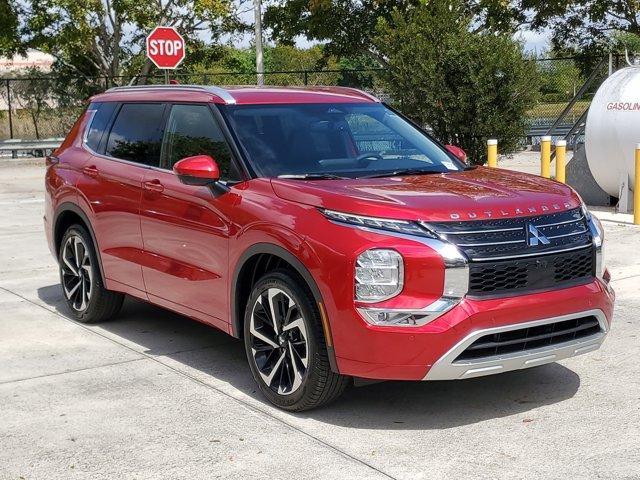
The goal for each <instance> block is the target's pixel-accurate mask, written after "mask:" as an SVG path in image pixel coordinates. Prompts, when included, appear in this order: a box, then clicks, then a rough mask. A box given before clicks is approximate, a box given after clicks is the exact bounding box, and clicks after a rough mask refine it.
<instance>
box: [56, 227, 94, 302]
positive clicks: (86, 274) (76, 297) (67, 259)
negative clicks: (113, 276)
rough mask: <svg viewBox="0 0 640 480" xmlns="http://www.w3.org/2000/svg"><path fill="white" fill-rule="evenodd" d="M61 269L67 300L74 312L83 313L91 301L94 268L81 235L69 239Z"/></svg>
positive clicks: (65, 246) (66, 243) (65, 245)
mask: <svg viewBox="0 0 640 480" xmlns="http://www.w3.org/2000/svg"><path fill="white" fill-rule="evenodd" d="M60 269H61V272H62V289H63V290H64V296H65V298H66V299H67V301H68V302H69V305H71V307H72V308H73V309H74V310H76V311H78V312H83V311H84V310H86V309H87V306H88V305H89V300H90V299H91V290H92V281H93V268H92V265H91V257H90V255H89V250H88V248H87V246H86V244H85V243H84V241H83V240H82V238H81V237H80V236H79V235H71V236H70V237H69V238H67V241H66V242H65V244H64V247H63V250H62V262H61V264H60Z"/></svg>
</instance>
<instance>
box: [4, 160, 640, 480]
mask: <svg viewBox="0 0 640 480" xmlns="http://www.w3.org/2000/svg"><path fill="white" fill-rule="evenodd" d="M43 175H44V167H43V165H42V162H10V161H0V239H1V240H2V241H1V242H0V258H1V259H2V261H1V263H0V309H1V310H2V312H3V315H2V317H1V319H0V335H1V337H2V341H1V342H0V478H1V479H5V478H6V479H21V478H24V479H33V478H47V479H52V478H91V479H96V478H110V479H111V478H137V479H144V478H171V479H178V478H190V479H193V478H202V477H207V478H260V479H262V478H277V479H285V478H296V479H302V478H309V479H311V478H313V479H318V478H341V479H342V478H344V479H349V478H358V479H360V478H398V479H400V478H401V479H414V478H415V479H420V478H425V479H431V478H434V479H435V478H452V479H461V478H474V479H481V478H491V479H495V478H509V479H511V478H514V479H515V478H523V479H524V478H526V479H529V478H549V479H563V478H567V479H569V478H570V479H594V478H606V479H609V478H610V479H639V478H640V362H639V361H638V359H639V358H640V337H639V336H638V327H639V326H640V320H639V318H638V312H639V311H640V288H639V286H640V228H638V227H634V226H632V225H629V224H628V216H615V215H610V214H603V215H602V218H603V219H604V224H605V228H606V235H607V251H606V253H607V262H608V265H609V268H610V270H611V272H612V276H613V286H614V289H615V290H616V293H617V302H616V312H615V317H614V324H613V327H612V331H611V333H610V335H609V338H608V339H607V340H606V342H605V344H604V346H603V348H602V349H600V350H598V351H596V352H593V353H590V354H588V355H585V356H581V357H576V358H573V359H569V360H566V361H563V362H561V363H555V364H550V365H545V366H542V367H538V368H534V369H531V370H527V371H521V372H512V373H507V374H503V375H499V376H494V377H485V378H479V379H473V380H466V381H457V382H441V383H437V382H433V383H429V382H411V383H409V382H406V383H405V382H385V383H378V384H374V385H370V386H367V387H360V388H353V389H351V390H349V391H348V392H347V393H346V394H345V395H344V396H343V397H342V398H341V399H340V400H339V401H337V402H336V403H334V404H331V405H329V406H327V407H325V408H323V409H319V410H314V411H310V412H306V413H303V414H290V413H285V412H282V411H279V410H277V409H275V408H273V407H272V406H270V405H268V404H267V403H266V402H265V401H264V400H263V398H262V396H261V395H260V393H259V392H257V391H256V388H255V385H254V383H253V380H252V378H251V375H250V372H249V368H248V366H247V364H246V359H245V357H244V349H243V345H242V344H241V342H239V341H237V340H235V339H232V338H230V337H228V336H226V335H225V334H224V333H222V332H219V331H216V330H214V329H212V328H209V327H206V326H204V325H201V324H198V323H196V322H193V321H191V320H188V319H186V318H184V317H181V316H179V315H176V314H173V313H170V312H168V311H165V310H162V309H160V308H156V307H153V306H151V305H148V304H145V303H143V302H140V301H136V300H130V299H128V300H127V302H126V304H125V308H124V310H123V312H122V314H121V315H120V317H119V318H118V319H116V320H115V321H112V322H110V323H105V324H101V325H96V326H86V325H82V324H78V323H76V322H74V321H73V320H71V319H70V318H69V317H68V315H67V311H66V309H65V306H64V303H63V297H62V291H61V288H60V285H59V279H58V272H57V266H56V263H55V261H54V259H53V258H52V257H51V254H50V253H49V250H48V248H47V246H46V241H45V236H44V231H43V225H42V213H43V192H42V188H43Z"/></svg>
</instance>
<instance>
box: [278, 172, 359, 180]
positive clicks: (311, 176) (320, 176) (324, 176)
mask: <svg viewBox="0 0 640 480" xmlns="http://www.w3.org/2000/svg"><path fill="white" fill-rule="evenodd" d="M278 178H283V179H287V180H348V179H349V177H341V176H340V175H333V174H332V173H301V174H297V175H278Z"/></svg>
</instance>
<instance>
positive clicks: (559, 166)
mask: <svg viewBox="0 0 640 480" xmlns="http://www.w3.org/2000/svg"><path fill="white" fill-rule="evenodd" d="M566 161H567V141H566V140H558V141H557V142H556V180H557V181H558V182H562V183H566V174H565V164H566Z"/></svg>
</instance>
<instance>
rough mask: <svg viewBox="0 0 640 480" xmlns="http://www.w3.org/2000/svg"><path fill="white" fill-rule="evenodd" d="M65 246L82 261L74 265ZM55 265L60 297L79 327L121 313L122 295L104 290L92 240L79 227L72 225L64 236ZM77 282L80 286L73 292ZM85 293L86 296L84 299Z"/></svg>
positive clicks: (84, 230) (82, 228)
mask: <svg viewBox="0 0 640 480" xmlns="http://www.w3.org/2000/svg"><path fill="white" fill-rule="evenodd" d="M66 245H68V248H69V249H73V250H74V252H75V256H77V257H80V256H82V260H80V261H76V262H75V263H74V262H73V259H74V257H73V253H71V252H69V250H68V249H66V248H65V246H66ZM77 245H79V246H78V247H77V249H76V248H75V246H77ZM78 252H79V253H78ZM85 252H86V253H85ZM65 255H66V256H67V258H66V260H67V261H65ZM58 265H59V270H60V284H61V285H62V295H63V296H64V299H65V301H66V304H67V306H68V307H69V310H70V311H71V314H72V316H73V318H75V319H76V320H78V321H79V322H82V323H99V322H103V321H105V320H109V319H110V318H112V317H114V316H115V315H116V314H117V313H118V312H119V311H120V308H121V307H122V302H123V301H124V295H123V294H122V293H118V292H112V291H110V290H107V289H106V288H104V285H103V284H102V277H101V276H100V269H99V267H98V257H97V255H96V251H95V248H94V245H93V242H92V240H91V236H90V235H89V233H88V232H87V230H86V229H85V228H84V227H83V226H82V225H77V224H76V225H72V226H70V227H69V228H68V229H67V231H66V232H65V233H64V236H63V237H62V242H61V243H60V248H59V253H58ZM70 265H71V266H70ZM73 266H75V270H74V269H73V268H72V267H73ZM76 281H77V282H79V283H78V285H79V286H78V287H77V288H76V289H75V290H73V287H74V286H75V285H76ZM83 288H84V290H83ZM72 291H73V293H72V294H71V295H69V292H72ZM85 292H89V293H88V294H86V295H85ZM80 296H81V297H80Z"/></svg>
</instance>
